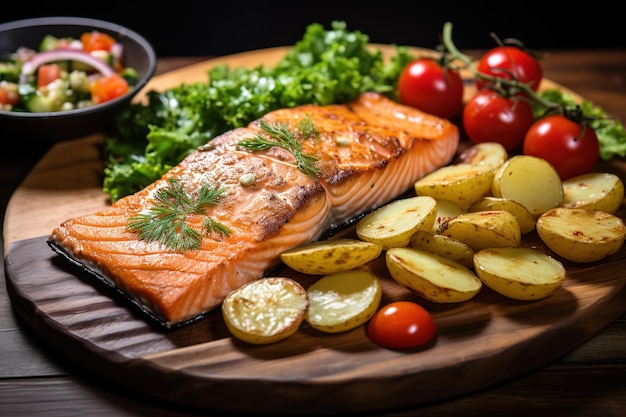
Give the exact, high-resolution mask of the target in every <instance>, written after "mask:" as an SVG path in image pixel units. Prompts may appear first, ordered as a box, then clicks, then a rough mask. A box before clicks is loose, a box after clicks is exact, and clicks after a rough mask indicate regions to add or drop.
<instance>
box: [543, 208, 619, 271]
mask: <svg viewBox="0 0 626 417" xmlns="http://www.w3.org/2000/svg"><path fill="white" fill-rule="evenodd" d="M537 234H538V235H539V237H540V238H541V240H542V241H543V242H544V243H545V244H546V245H547V246H548V247H549V248H550V249H551V250H552V251H553V252H554V253H556V254H557V255H559V256H562V257H563V258H565V259H568V260H570V261H573V262H594V261H599V260H601V259H604V258H606V257H607V256H610V255H612V254H614V253H616V252H617V251H619V249H620V248H621V247H622V245H623V244H624V236H626V227H624V222H623V221H622V219H620V218H619V217H617V216H614V215H612V214H610V213H605V212H603V211H590V210H585V209H578V208H566V207H557V208H554V209H551V210H548V211H547V212H545V213H544V214H542V215H541V216H540V217H539V219H537Z"/></svg>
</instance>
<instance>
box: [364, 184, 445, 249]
mask: <svg viewBox="0 0 626 417" xmlns="http://www.w3.org/2000/svg"><path fill="white" fill-rule="evenodd" d="M436 215H437V201H436V200H435V199H434V198H432V197H429V196H415V197H409V198H405V199H401V200H395V201H392V202H391V203H389V204H386V205H384V206H382V207H380V208H378V209H377V210H375V211H373V212H371V213H369V214H367V215H366V216H365V217H363V218H362V219H361V220H359V221H358V222H357V225H356V234H357V236H358V237H359V239H361V240H364V241H366V242H371V243H375V244H377V245H380V246H381V247H382V248H383V250H387V249H389V248H394V247H403V246H407V245H408V244H409V241H410V240H411V236H413V234H414V233H415V232H416V231H418V230H430V229H432V227H433V224H434V223H435V216H436Z"/></svg>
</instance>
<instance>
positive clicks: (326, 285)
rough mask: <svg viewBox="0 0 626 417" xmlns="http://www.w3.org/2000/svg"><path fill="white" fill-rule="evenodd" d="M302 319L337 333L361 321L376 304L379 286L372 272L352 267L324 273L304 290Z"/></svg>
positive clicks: (359, 323) (366, 318)
mask: <svg viewBox="0 0 626 417" xmlns="http://www.w3.org/2000/svg"><path fill="white" fill-rule="evenodd" d="M307 295H308V299H309V308H308V309H307V312H306V314H305V316H304V319H305V320H306V321H307V322H308V323H309V325H310V326H311V327H313V328H314V329H317V330H319V331H322V332H325V333H341V332H347V331H348V330H352V329H354V328H356V327H359V326H361V325H363V324H365V323H366V322H367V321H368V320H369V319H370V318H372V316H373V315H374V313H376V311H377V310H378V307H379V306H380V301H381V299H382V295H383V289H382V286H381V284H380V282H379V281H378V278H377V277H376V275H374V274H372V273H371V272H368V271H362V270H352V271H342V272H338V273H336V274H330V275H326V276H324V277H323V278H320V279H319V280H318V281H316V282H315V283H313V285H311V286H310V287H309V289H308V290H307Z"/></svg>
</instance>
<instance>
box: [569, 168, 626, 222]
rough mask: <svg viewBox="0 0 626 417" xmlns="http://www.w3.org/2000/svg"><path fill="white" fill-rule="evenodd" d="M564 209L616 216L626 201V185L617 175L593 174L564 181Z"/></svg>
mask: <svg viewBox="0 0 626 417" xmlns="http://www.w3.org/2000/svg"><path fill="white" fill-rule="evenodd" d="M563 193H564V198H563V207H568V208H583V209H587V210H600V211H604V212H605V213H610V214H615V212H616V211H617V210H618V209H619V208H620V207H621V206H622V202H623V201H624V183H623V182H622V180H621V179H620V178H619V177H618V176H617V175H615V174H611V173H607V172H603V173H600V172H592V173H589V174H584V175H579V176H577V177H574V178H570V179H568V180H565V181H563Z"/></svg>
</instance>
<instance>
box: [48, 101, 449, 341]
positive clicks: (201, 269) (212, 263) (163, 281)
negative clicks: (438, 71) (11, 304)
mask: <svg viewBox="0 0 626 417" xmlns="http://www.w3.org/2000/svg"><path fill="white" fill-rule="evenodd" d="M305 117H311V119H312V121H313V123H314V125H315V127H316V128H317V130H318V131H319V137H317V138H311V139H304V140H302V141H301V145H302V149H303V152H304V153H310V154H314V155H315V156H316V157H317V158H319V159H318V161H317V162H316V166H317V167H318V168H319V169H320V171H319V175H318V177H317V178H316V179H313V178H310V177H308V176H306V175H305V174H303V173H302V172H301V171H299V170H298V169H297V167H296V165H295V162H296V161H295V158H294V156H293V155H292V154H291V153H290V152H288V151H286V150H285V149H283V148H280V147H271V148H269V149H267V150H265V151H257V152H250V151H246V150H243V149H241V148H240V147H239V146H238V145H237V144H238V142H240V141H241V140H244V139H250V138H251V137H254V135H256V134H258V133H259V132H260V129H261V128H260V121H261V120H263V121H266V122H279V123H284V124H286V125H288V126H289V129H290V130H292V131H293V130H295V129H297V126H298V122H299V121H300V120H302V119H303V118H305ZM458 141H459V133H458V129H457V128H456V126H455V125H453V124H452V123H450V122H449V121H447V120H444V119H440V118H437V117H435V116H431V115H427V114H424V113H422V112H420V111H418V110H415V109H411V108H408V107H405V106H402V105H400V104H398V103H395V102H393V101H391V100H389V99H387V98H385V97H383V96H381V95H379V94H376V93H365V94H363V95H361V96H360V97H359V98H358V99H356V100H355V101H353V102H350V103H347V104H345V105H331V106H315V105H304V106H300V107H296V108H290V109H282V110H277V111H273V112H270V113H268V114H267V115H265V116H264V117H263V118H261V119H259V120H257V121H254V122H252V123H251V124H250V125H249V126H248V127H244V128H238V129H234V130H231V131H229V132H226V133H224V134H223V135H220V136H219V137H216V138H215V139H213V140H212V141H211V142H209V143H208V144H206V145H205V146H203V147H201V148H199V149H198V150H197V151H196V152H193V153H192V154H190V155H189V156H187V157H186V158H185V159H184V160H183V161H181V162H180V163H179V164H178V165H176V166H175V167H173V168H172V169H171V170H169V171H168V172H167V173H166V174H164V175H163V177H162V178H161V179H159V180H157V181H155V182H154V183H153V184H151V185H149V186H148V187H146V188H144V189H143V190H140V191H138V192H137V193H135V194H133V195H130V196H127V197H124V198H122V199H120V200H118V201H116V202H115V203H113V204H112V205H111V206H110V207H107V208H106V209H103V210H101V211H99V212H97V213H92V214H88V215H85V216H81V217H77V218H73V219H69V220H67V221H65V222H63V223H62V224H61V225H60V226H59V227H57V228H55V229H54V230H53V231H52V233H51V235H50V237H49V239H48V242H49V244H50V246H51V247H52V248H53V250H55V251H56V252H58V253H61V254H63V255H64V256H66V257H68V258H70V260H71V261H73V262H75V263H78V264H80V265H84V266H85V267H86V268H87V269H88V270H89V272H91V273H92V274H94V275H96V276H97V277H98V278H99V279H101V280H106V281H107V282H108V283H109V284H110V285H112V286H114V287H116V288H117V289H119V290H121V291H122V292H123V293H124V294H126V295H127V296H128V297H130V298H131V300H136V301H139V303H140V306H141V307H142V308H144V310H145V312H146V313H147V314H149V315H150V317H152V318H153V319H155V320H156V321H157V322H158V323H159V324H160V325H161V326H163V327H164V328H168V329H171V328H178V327H180V326H183V325H185V324H186V323H189V322H191V321H195V320H196V319H197V318H198V317H200V316H201V315H202V314H206V313H207V312H209V311H211V310H212V309H214V308H215V307H217V306H219V305H220V304H221V302H222V300H223V299H224V297H225V296H226V295H227V294H228V293H229V292H230V291H232V290H234V289H236V288H238V287H240V286H241V285H243V284H245V283H246V282H249V281H251V280H254V279H259V278H261V277H262V276H263V275H264V274H265V273H266V272H267V271H268V270H270V269H271V268H272V267H274V266H277V265H278V264H279V263H280V256H279V255H280V253H281V252H283V251H285V250H287V249H290V248H293V247H296V246H299V245H301V244H304V243H308V242H310V241H313V240H316V239H318V238H319V237H320V236H321V235H322V234H323V233H324V232H325V231H326V230H327V229H328V227H330V226H331V225H337V224H341V223H344V222H347V221H349V220H350V219H351V218H354V217H355V216H357V215H359V214H362V213H364V212H367V211H370V210H372V209H374V208H376V207H379V206H381V205H383V204H385V203H387V202H388V201H390V200H392V199H393V198H396V197H398V196H399V195H401V194H402V193H404V192H406V191H407V190H409V189H410V188H411V187H412V185H413V183H414V182H415V181H416V180H417V179H418V178H420V177H422V176H423V175H425V174H427V173H429V172H431V171H433V170H434V169H436V168H438V167H440V166H442V165H445V164H447V163H448V162H450V161H451V160H452V157H453V156H454V153H455V151H456V148H457V146H458ZM244 174H254V176H255V178H256V179H255V181H254V182H253V183H252V184H250V185H242V184H241V182H240V177H241V176H242V175H244ZM173 178H175V179H178V180H179V181H180V183H181V184H183V186H184V187H185V188H186V190H187V192H188V193H189V194H193V193H194V192H195V193H197V190H198V189H199V188H200V186H201V185H202V184H203V183H206V182H208V183H211V184H215V185H216V186H217V187H219V188H221V189H223V190H224V191H225V193H224V197H223V198H222V199H221V200H220V202H219V203H218V204H216V205H214V206H211V207H209V208H208V209H207V210H206V211H207V213H206V214H207V215H208V216H209V217H211V218H212V219H214V220H215V221H217V222H219V223H221V224H223V225H225V226H227V227H228V228H229V230H230V235H229V236H221V235H216V234H212V235H210V236H207V237H204V238H203V239H202V243H201V246H200V248H199V249H197V250H188V251H185V252H176V251H174V250H172V249H169V248H168V247H166V246H165V245H163V244H161V243H159V242H146V241H143V240H140V239H139V238H138V237H137V235H136V234H135V233H133V232H131V231H129V230H128V229H127V228H126V225H127V223H128V219H129V218H130V217H132V216H133V215H135V214H137V213H140V212H142V211H144V210H146V209H147V208H148V207H150V204H152V201H153V194H154V192H155V191H156V190H157V189H159V188H161V187H164V186H166V185H167V183H168V181H169V180H170V179H173ZM201 221H202V219H201V218H200V216H193V215H192V216H190V217H189V218H188V219H187V223H188V224H190V225H192V226H194V227H198V228H199V227H200V224H201Z"/></svg>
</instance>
